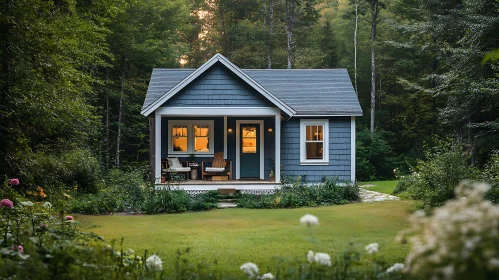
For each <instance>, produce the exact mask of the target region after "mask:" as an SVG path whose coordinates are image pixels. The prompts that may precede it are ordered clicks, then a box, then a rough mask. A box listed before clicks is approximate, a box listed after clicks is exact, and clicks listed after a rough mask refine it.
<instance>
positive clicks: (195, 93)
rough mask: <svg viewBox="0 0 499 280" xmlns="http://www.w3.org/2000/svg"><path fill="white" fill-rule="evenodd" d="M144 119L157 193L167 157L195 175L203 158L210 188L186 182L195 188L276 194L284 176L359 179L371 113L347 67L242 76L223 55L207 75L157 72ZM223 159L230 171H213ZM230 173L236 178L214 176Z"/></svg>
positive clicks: (204, 181) (202, 70) (204, 70)
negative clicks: (362, 120)
mask: <svg viewBox="0 0 499 280" xmlns="http://www.w3.org/2000/svg"><path fill="white" fill-rule="evenodd" d="M141 113H142V115H144V116H147V117H149V120H150V126H151V164H150V165H151V172H152V174H154V177H155V183H156V185H157V186H161V185H162V184H164V183H165V180H166V178H165V177H168V176H167V175H168V171H170V168H171V164H172V161H171V160H170V161H167V159H175V158H176V159H179V161H178V162H180V163H182V162H183V163H184V167H185V168H186V170H189V168H188V166H187V162H188V161H189V159H191V161H192V159H193V158H194V157H195V158H196V162H198V163H199V165H196V164H191V165H192V166H191V169H192V170H194V171H192V170H191V172H197V173H196V174H201V175H200V176H198V177H199V179H200V180H192V179H194V178H196V176H191V178H190V179H189V176H186V178H187V179H189V180H185V181H181V182H180V184H179V186H180V187H181V188H184V189H186V190H209V189H218V188H232V189H238V190H270V189H274V188H275V187H278V186H279V185H280V182H281V175H282V174H285V175H288V176H291V177H294V178H296V177H297V176H302V177H306V180H307V182H309V183H314V182H320V181H321V180H322V178H323V177H330V178H338V179H339V180H340V181H355V117H356V116H362V109H361V107H360V104H359V101H358V98H357V95H356V94H355V91H354V89H353V87H352V83H351V80H350V78H349V76H348V72H347V70H346V69H291V70H288V69H265V70H255V69H240V68H239V67H237V66H236V65H234V64H233V63H232V62H230V61H229V60H228V59H227V58H226V57H224V56H222V55H220V54H217V55H215V56H213V57H212V58H211V59H210V60H208V61H207V62H206V63H205V64H203V65H202V66H201V67H199V68H198V69H185V68H180V69H154V70H153V72H152V75H151V80H150V83H149V88H148V90H147V95H146V99H145V101H144V106H143V108H142V111H141ZM222 155H223V158H222ZM218 158H222V161H224V162H225V163H224V167H222V168H221V169H220V170H217V168H220V166H212V165H214V164H217V165H218V164H219V162H218V161H219V160H218ZM176 159H175V161H174V163H175V162H177V161H176ZM168 162H169V163H170V167H168V166H169V165H168ZM178 162H177V164H178ZM200 162H203V163H200ZM275 170H281V172H275ZM211 172H213V173H211ZM196 174H193V175H196ZM221 174H223V175H228V176H225V177H223V176H209V175H221ZM272 175H274V176H275V177H271V176H272ZM221 178H225V179H228V180H227V181H218V179H221Z"/></svg>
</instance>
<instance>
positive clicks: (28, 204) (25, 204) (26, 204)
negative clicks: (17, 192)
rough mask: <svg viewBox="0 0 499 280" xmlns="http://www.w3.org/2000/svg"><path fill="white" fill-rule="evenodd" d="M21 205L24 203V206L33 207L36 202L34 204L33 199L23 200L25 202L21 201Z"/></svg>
mask: <svg viewBox="0 0 499 280" xmlns="http://www.w3.org/2000/svg"><path fill="white" fill-rule="evenodd" d="M21 205H22V206H28V207H31V206H33V205H35V204H34V203H33V202H31V201H23V202H21Z"/></svg>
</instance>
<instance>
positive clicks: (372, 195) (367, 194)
mask: <svg viewBox="0 0 499 280" xmlns="http://www.w3.org/2000/svg"><path fill="white" fill-rule="evenodd" d="M372 186H373V185H362V186H359V187H360V201H362V202H376V201H389V200H399V199H400V198H398V197H396V196H394V195H389V194H386V193H380V192H375V191H370V190H368V189H366V188H368V187H372Z"/></svg>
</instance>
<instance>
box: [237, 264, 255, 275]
mask: <svg viewBox="0 0 499 280" xmlns="http://www.w3.org/2000/svg"><path fill="white" fill-rule="evenodd" d="M239 268H240V269H241V270H242V271H243V272H244V273H246V275H248V277H249V278H253V277H256V276H258V274H259V272H258V266H257V265H256V264H254V263H252V262H247V263H244V264H243V265H241V266H240V267H239Z"/></svg>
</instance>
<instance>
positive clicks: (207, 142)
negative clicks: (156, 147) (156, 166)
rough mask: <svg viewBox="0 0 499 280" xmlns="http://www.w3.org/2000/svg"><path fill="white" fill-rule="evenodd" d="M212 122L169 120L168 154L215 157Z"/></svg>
mask: <svg viewBox="0 0 499 280" xmlns="http://www.w3.org/2000/svg"><path fill="white" fill-rule="evenodd" d="M213 135H214V134H213V121H212V120H185V121H184V120H169V121H168V154H172V155H189V154H195V155H198V156H199V155H203V154H205V155H213V153H214V152H213V150H214V146H213V144H214V140H213Z"/></svg>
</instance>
